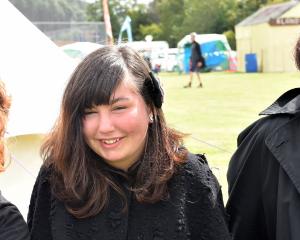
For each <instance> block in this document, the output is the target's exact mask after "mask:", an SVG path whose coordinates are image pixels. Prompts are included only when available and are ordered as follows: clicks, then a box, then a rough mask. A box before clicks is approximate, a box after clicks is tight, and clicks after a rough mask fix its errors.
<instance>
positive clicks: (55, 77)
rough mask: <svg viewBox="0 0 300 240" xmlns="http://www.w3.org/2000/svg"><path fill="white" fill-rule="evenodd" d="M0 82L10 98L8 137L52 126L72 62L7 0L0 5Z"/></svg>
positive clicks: (73, 65)
mask: <svg viewBox="0 0 300 240" xmlns="http://www.w3.org/2000/svg"><path fill="white" fill-rule="evenodd" d="M0 33H1V34H0V36H1V37H0V78H1V79H2V81H4V82H5V84H6V87H7V90H8V92H9V93H10V95H11V96H12V107H11V111H10V117H9V122H8V134H9V136H16V135H24V134H35V133H46V132H48V131H49V130H50V129H51V127H52V126H53V124H54V122H55V120H56V118H57V116H58V113H59V107H60V101H61V97H62V93H63V90H64V86H65V83H66V82H67V80H68V79H69V77H70V74H71V72H72V71H73V69H74V67H75V62H73V60H72V59H71V58H70V57H68V56H67V55H66V54H65V53H63V52H62V50H61V49H60V48H58V47H57V46H56V45H55V44H54V43H53V42H52V41H51V40H50V39H49V38H48V37H47V36H45V35H44V34H43V33H42V32H41V31H40V30H38V29H37V28H36V27H35V26H34V25H33V24H32V23H31V22H30V21H29V20H28V19H27V18H25V17H24V16H23V15H22V13H20V12H19V11H18V10H17V9H16V8H15V7H14V6H13V5H12V4H11V3H10V2H9V1H8V0H1V1H0Z"/></svg>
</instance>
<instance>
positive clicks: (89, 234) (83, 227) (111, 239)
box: [28, 154, 230, 240]
mask: <svg viewBox="0 0 300 240" xmlns="http://www.w3.org/2000/svg"><path fill="white" fill-rule="evenodd" d="M109 171H110V174H112V176H113V177H114V179H115V180H116V181H119V185H120V186H121V187H122V188H123V190H124V192H125V193H126V197H127V203H128V211H125V212H124V211H122V209H123V203H122V200H121V198H120V196H119V195H118V194H117V193H116V192H114V191H113V190H112V191H111V192H110V201H109V203H108V206H107V208H105V209H104V210H102V211H101V213H99V214H98V215H97V216H95V217H91V218H86V219H76V218H75V217H73V216H72V215H70V214H69V213H68V212H67V211H66V209H65V207H64V204H63V203H62V202H60V201H58V200H57V199H55V197H54V196H53V195H52V194H51V191H50V184H49V182H48V177H49V175H51V171H49V169H46V168H44V167H42V168H41V171H40V173H39V176H38V178H37V181H36V183H35V186H34V190H33V193H32V199H31V204H30V208H29V214H28V225H29V230H30V233H31V239H33V240H36V239H40V240H50V239H53V240H68V239H69V240H77V239H78V240H79V239H89V240H92V239H95V240H96V239H97V240H102V239H103V240H176V239H178V240H185V239H186V240H188V239H189V240H201V239H202V240H223V239H224V240H225V239H230V236H229V233H228V230H227V224H226V219H225V212H224V207H223V200H222V194H221V190H220V186H219V184H218V182H217V180H216V178H215V177H214V175H213V174H212V172H211V170H210V169H209V167H208V165H207V162H206V160H205V158H204V157H203V156H202V157H201V156H200V155H193V154H189V155H188V160H187V161H186V163H184V164H182V166H181V167H180V168H179V169H178V171H177V172H176V174H174V176H173V177H172V178H171V180H170V181H169V184H168V187H169V195H170V197H169V199H168V200H162V201H159V202H157V203H154V204H148V203H147V204H146V203H139V202H137V200H136V199H135V198H134V197H133V196H132V192H131V191H130V190H129V189H128V187H126V182H129V181H131V177H132V176H128V175H126V174H125V173H124V172H122V171H120V172H119V171H117V170H115V169H110V170H109ZM130 172H131V173H132V172H134V169H132V171H130ZM129 175H130V174H129ZM131 175H132V174H131ZM133 175H134V174H133ZM124 183H125V184H124Z"/></svg>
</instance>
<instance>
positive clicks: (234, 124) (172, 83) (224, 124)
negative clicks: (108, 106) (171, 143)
mask: <svg viewBox="0 0 300 240" xmlns="http://www.w3.org/2000/svg"><path fill="white" fill-rule="evenodd" d="M159 77H160V79H161V81H162V84H163V86H164V90H165V93H166V97H165V104H164V105H163V110H164V112H165V114H166V118H167V121H168V123H169V125H170V126H172V127H174V128H176V129H178V130H180V131H182V132H184V133H189V134H190V137H188V138H187V139H186V141H185V143H186V146H187V148H188V149H189V150H190V151H191V152H194V153H205V155H206V157H207V158H208V161H209V164H210V166H211V167H212V169H213V172H214V173H215V175H216V176H217V178H218V179H219V181H220V183H221V185H222V188H223V194H224V199H225V200H226V199H227V182H226V171H227V165H228V162H229V160H230V157H231V155H232V154H233V152H234V151H235V149H236V138H237V136H238V134H239V132H241V130H243V129H244V128H245V127H247V126H248V125H249V124H250V123H251V122H253V121H254V120H256V119H257V118H258V113H259V112H260V111H262V110H263V109H264V108H266V107H267V106H269V105H270V104H271V103H272V102H273V101H274V100H275V99H276V98H277V97H278V96H279V95H280V94H282V93H283V92H285V91H286V90H288V89H291V88H295V87H298V86H300V73H251V74H246V73H223V72H222V73H221V72H219V73H204V74H201V77H202V80H203V82H204V88H202V89H201V88H197V87H196V86H197V79H196V78H195V77H194V82H193V87H192V88H189V89H186V88H183V85H185V84H186V83H187V81H188V75H185V74H182V75H178V74H177V73H161V74H160V75H159Z"/></svg>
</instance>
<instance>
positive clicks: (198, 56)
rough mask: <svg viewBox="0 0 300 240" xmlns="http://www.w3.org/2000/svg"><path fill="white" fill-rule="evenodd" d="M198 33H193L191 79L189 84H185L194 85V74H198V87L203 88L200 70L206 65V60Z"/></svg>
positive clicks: (187, 86) (186, 86)
mask: <svg viewBox="0 0 300 240" xmlns="http://www.w3.org/2000/svg"><path fill="white" fill-rule="evenodd" d="M196 35H197V34H196V33H191V35H190V36H191V41H192V45H191V57H190V80H189V82H188V84H187V85H185V86H184V87H185V88H190V87H192V82H193V75H195V74H196V76H197V79H198V81H199V84H198V87H200V88H202V87H203V83H202V81H201V78H200V74H199V71H200V69H201V68H204V67H205V60H204V58H203V56H202V51H201V46H200V44H199V43H198V42H197V41H196Z"/></svg>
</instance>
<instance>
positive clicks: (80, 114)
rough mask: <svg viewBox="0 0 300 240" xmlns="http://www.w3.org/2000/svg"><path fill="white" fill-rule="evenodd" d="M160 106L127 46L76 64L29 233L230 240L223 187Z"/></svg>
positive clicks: (48, 147) (159, 94)
mask: <svg viewBox="0 0 300 240" xmlns="http://www.w3.org/2000/svg"><path fill="white" fill-rule="evenodd" d="M162 103H163V91H162V89H161V87H160V84H159V81H158V80H157V79H156V78H155V77H154V76H153V74H152V73H151V72H150V69H149V67H148V65H147V63H146V62H145V61H144V60H143V58H142V57H141V56H140V55H139V54H138V53H137V52H136V51H134V50H132V49H130V48H128V47H122V46H119V47H118V46H108V47H103V48H101V49H99V50H97V51H95V52H93V53H91V54H90V55H88V56H87V57H86V58H85V59H84V60H83V62H82V63H81V64H79V66H78V67H77V69H76V70H75V72H74V74H73V75H72V77H71V79H70V81H69V83H68V84H67V87H66V89H65V93H64V97H63V101H62V105H61V106H62V107H61V113H60V116H59V118H58V121H57V124H56V125H55V127H54V129H53V131H52V132H51V134H50V135H49V137H48V139H47V141H46V142H45V143H44V145H43V147H42V154H43V158H44V159H45V163H44V165H43V166H42V168H41V170H40V173H39V176H38V178H37V180H36V183H35V186H34V189H33V193H32V198H31V203H30V208H29V214H28V225H29V230H30V233H31V237H32V239H43V240H47V239H53V240H56V239H72V240H76V239H104V240H106V239H118V240H119V239H139V240H147V239H149V240H150V239H151V240H152V239H174V240H176V239H180V240H182V239H190V240H196V239H202V238H203V239H204V238H205V239H216V240H217V239H230V237H229V234H228V231H227V225H226V221H225V217H224V207H223V201H222V195H221V190H220V186H219V184H218V182H217V180H216V178H215V177H214V176H213V174H212V172H211V171H210V169H209V167H208V165H207V162H206V160H205V158H204V156H203V155H194V154H191V153H189V152H188V151H187V149H186V148H185V147H184V146H183V136H184V135H183V134H181V133H180V132H178V131H176V130H174V129H171V128H169V127H168V126H167V125H166V122H165V118H164V114H163V111H162V109H161V106H162ZM166 218H168V223H166V222H165V219H166Z"/></svg>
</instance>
